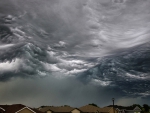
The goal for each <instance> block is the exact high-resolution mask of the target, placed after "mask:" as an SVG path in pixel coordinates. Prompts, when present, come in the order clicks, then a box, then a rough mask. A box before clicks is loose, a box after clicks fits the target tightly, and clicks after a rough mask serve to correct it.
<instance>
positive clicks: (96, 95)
mask: <svg viewBox="0 0 150 113" xmlns="http://www.w3.org/2000/svg"><path fill="white" fill-rule="evenodd" d="M0 84H1V87H0V90H1V94H0V99H1V102H0V104H14V103H22V104H25V105H28V106H32V107H39V106H41V105H56V106H59V105H66V104H67V105H71V106H73V107H80V106H83V105H86V104H89V103H96V104H97V105H99V106H101V107H103V106H105V105H109V104H111V103H112V102H111V98H112V97H110V94H112V95H111V96H114V97H115V98H116V100H115V101H116V103H118V104H120V103H121V104H124V105H127V104H132V103H134V102H137V100H134V99H132V98H131V100H133V101H132V102H131V101H130V100H126V101H125V99H126V98H121V99H119V98H120V96H121V95H122V94H119V92H115V91H113V90H112V89H111V88H109V87H101V86H95V85H93V84H86V85H85V84H83V83H82V82H79V81H78V80H76V79H75V78H72V77H69V78H64V79H56V78H54V77H51V76H49V77H46V78H44V79H35V80H33V79H19V78H17V79H12V80H11V81H9V82H6V83H2V82H1V83H0ZM122 100H124V102H122ZM139 100H140V99H139ZM139 100H138V101H139ZM120 101H121V102H120Z"/></svg>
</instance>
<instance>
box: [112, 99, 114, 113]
mask: <svg viewBox="0 0 150 113" xmlns="http://www.w3.org/2000/svg"><path fill="white" fill-rule="evenodd" d="M112 101H113V111H114V113H115V109H114V101H115V98H112Z"/></svg>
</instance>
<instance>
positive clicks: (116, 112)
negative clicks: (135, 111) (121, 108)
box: [109, 108, 118, 113]
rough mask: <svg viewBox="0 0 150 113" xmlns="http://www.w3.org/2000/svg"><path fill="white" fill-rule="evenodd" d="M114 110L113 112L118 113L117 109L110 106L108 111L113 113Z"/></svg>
mask: <svg viewBox="0 0 150 113" xmlns="http://www.w3.org/2000/svg"><path fill="white" fill-rule="evenodd" d="M114 112H115V113H118V111H117V110H115V109H113V108H111V109H110V111H109V113H114Z"/></svg>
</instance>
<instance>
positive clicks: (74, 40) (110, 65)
mask: <svg viewBox="0 0 150 113" xmlns="http://www.w3.org/2000/svg"><path fill="white" fill-rule="evenodd" d="M1 5H2V7H0V9H1V10H0V18H1V19H0V21H1V24H3V25H1V26H5V27H3V28H4V29H3V30H1V31H4V33H7V34H9V36H8V37H7V36H6V35H5V34H4V35H5V36H4V37H2V38H3V39H2V38H1V40H0V41H1V43H2V44H1V43H0V44H1V45H0V61H1V62H0V81H3V82H1V83H0V84H1V87H0V91H1V92H2V93H1V96H0V98H1V104H4V103H6V104H9V103H10V104H11V103H23V104H27V105H31V106H32V105H33V106H40V105H41V104H47V105H50V104H51V105H60V104H61V105H64V104H70V105H73V106H80V105H83V104H88V103H93V102H94V103H97V104H98V105H100V106H103V105H106V104H107V105H108V104H110V100H111V98H112V96H113V97H115V98H116V99H117V100H116V102H117V103H118V104H120V103H121V104H130V103H131V100H132V101H133V102H146V101H145V100H144V99H143V100H142V99H140V97H142V98H146V99H147V98H149V97H148V94H149V92H148V90H149V80H147V81H146V80H145V79H149V75H148V74H149V68H148V67H149V62H148V61H147V60H149V50H147V51H145V50H146V49H149V46H145V47H143V50H142V49H139V48H140V46H139V45H141V44H143V45H144V44H145V43H146V42H149V41H150V39H149V30H150V29H149V25H150V24H149V19H150V12H149V10H148V9H149V6H150V2H149V1H141V0H125V1H123V2H122V1H121V0H114V1H111V0H95V1H91V0H80V1H77V0H63V1H62V0H42V1H41V0H32V1H31V0H8V1H4V0H2V1H1V4H0V6H1ZM133 47H135V48H133ZM133 49H134V50H139V51H135V54H134V51H133V52H131V51H130V50H133ZM143 51H144V52H143ZM122 52H123V53H124V54H123V55H122V54H118V53H122ZM117 55H118V56H117ZM119 55H120V56H119ZM104 56H105V57H104ZM92 67H93V68H92ZM83 71H84V73H81V72H83ZM78 73H81V74H80V76H75V75H76V74H78ZM45 76H48V77H45ZM51 76H54V77H51ZM68 76H74V77H69V78H68ZM19 77H20V78H19ZM38 77H39V78H40V77H41V78H43V79H38ZM76 77H77V78H76ZM23 78H34V79H35V80H33V79H23ZM59 78H62V79H59ZM143 78H144V79H143ZM139 79H140V80H139ZM8 80H9V81H8ZM117 80H120V81H117ZM137 84H139V85H137ZM143 86H144V87H145V88H146V90H145V89H143ZM129 87H130V88H129ZM33 89H34V90H33ZM27 92H29V93H27ZM137 92H138V93H137ZM136 93H137V94H136ZM110 94H111V95H110ZM144 95H145V96H144ZM134 96H135V97H138V98H139V99H137V101H136V100H135V99H134V98H133V97H134ZM3 97H7V98H3ZM122 97H124V98H122ZM25 99H26V100H25ZM130 99H131V100H130ZM31 100H32V101H31ZM104 101H105V103H104ZM79 103H80V104H79Z"/></svg>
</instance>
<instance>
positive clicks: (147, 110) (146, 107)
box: [143, 104, 149, 112]
mask: <svg viewBox="0 0 150 113" xmlns="http://www.w3.org/2000/svg"><path fill="white" fill-rule="evenodd" d="M143 108H144V110H145V112H149V106H148V105H147V104H143Z"/></svg>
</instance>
